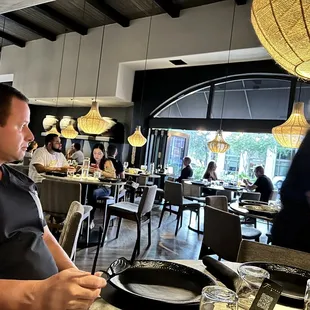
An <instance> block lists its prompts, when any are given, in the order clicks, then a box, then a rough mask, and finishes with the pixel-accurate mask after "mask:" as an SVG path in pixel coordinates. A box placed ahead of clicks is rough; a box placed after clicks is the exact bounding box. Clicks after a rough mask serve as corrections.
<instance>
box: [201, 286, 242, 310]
mask: <svg viewBox="0 0 310 310" xmlns="http://www.w3.org/2000/svg"><path fill="white" fill-rule="evenodd" d="M237 305H238V296H237V294H236V293H235V292H233V291H232V290H230V289H228V288H226V287H222V286H206V287H205V288H203V290H202V292H201V299H200V307H199V310H224V309H232V310H236V309H237Z"/></svg>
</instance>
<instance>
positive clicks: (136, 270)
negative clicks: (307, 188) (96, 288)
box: [91, 256, 310, 310]
mask: <svg viewBox="0 0 310 310" xmlns="http://www.w3.org/2000/svg"><path fill="white" fill-rule="evenodd" d="M118 265H120V267H117V266H118ZM115 266H116V267H115ZM115 268H116V270H117V272H115ZM122 268H123V270H122ZM113 269H114V271H113ZM105 274H108V275H109V276H108V278H109V280H108V284H107V287H105V288H104V289H102V291H101V298H99V299H98V300H96V301H95V303H94V304H93V305H92V307H91V310H101V309H102V310H106V309H171V310H173V309H200V310H204V309H213V310H216V309H224V308H225V307H224V308H223V306H226V307H228V308H230V309H237V305H238V307H239V308H241V309H249V308H250V307H251V304H252V303H253V305H254V303H258V305H262V304H264V305H265V308H263V307H261V309H272V308H273V307H274V306H275V309H277V310H281V309H301V308H303V305H304V296H306V297H307V296H308V295H310V291H309V290H308V291H309V292H307V291H306V287H308V286H307V280H308V279H309V278H310V272H309V271H306V270H301V269H299V268H293V267H290V266H285V265H280V264H273V263H268V262H247V263H243V264H240V263H232V262H227V261H225V262H223V263H222V262H219V261H217V260H215V259H213V258H211V257H209V256H205V257H204V258H203V261H199V260H184V261H182V260H180V261H160V260H158V261H157V260H136V261H134V262H129V261H127V260H126V259H124V258H120V259H118V260H116V261H115V262H113V263H112V264H111V266H110V267H109V268H108V270H107V271H106V272H105ZM105 277H106V276H105ZM262 283H263V284H264V285H262ZM266 284H268V285H266ZM225 286H226V288H225ZM305 291H306V295H305ZM256 306H257V305H256ZM256 309H258V308H256Z"/></svg>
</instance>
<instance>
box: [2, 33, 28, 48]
mask: <svg viewBox="0 0 310 310" xmlns="http://www.w3.org/2000/svg"><path fill="white" fill-rule="evenodd" d="M0 38H3V39H5V40H8V41H10V42H12V43H13V44H15V45H17V46H19V47H25V46H26V41H24V40H22V39H19V38H17V37H15V36H12V35H11V34H8V33H6V32H4V31H2V30H0Z"/></svg>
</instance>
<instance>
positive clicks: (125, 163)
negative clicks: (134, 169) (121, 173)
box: [124, 161, 129, 170]
mask: <svg viewBox="0 0 310 310" xmlns="http://www.w3.org/2000/svg"><path fill="white" fill-rule="evenodd" d="M128 166H129V164H128V161H125V162H124V169H125V170H127V168H128Z"/></svg>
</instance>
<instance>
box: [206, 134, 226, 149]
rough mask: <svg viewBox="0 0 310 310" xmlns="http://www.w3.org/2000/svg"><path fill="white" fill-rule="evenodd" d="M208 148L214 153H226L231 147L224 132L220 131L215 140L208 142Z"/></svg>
mask: <svg viewBox="0 0 310 310" xmlns="http://www.w3.org/2000/svg"><path fill="white" fill-rule="evenodd" d="M208 148H209V149H210V151H211V152H213V153H225V152H226V151H227V150H228V149H229V148H230V145H229V144H228V143H227V142H226V141H225V140H224V138H223V131H222V130H218V131H217V132H216V136H215V138H214V139H213V140H212V141H210V142H208Z"/></svg>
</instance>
